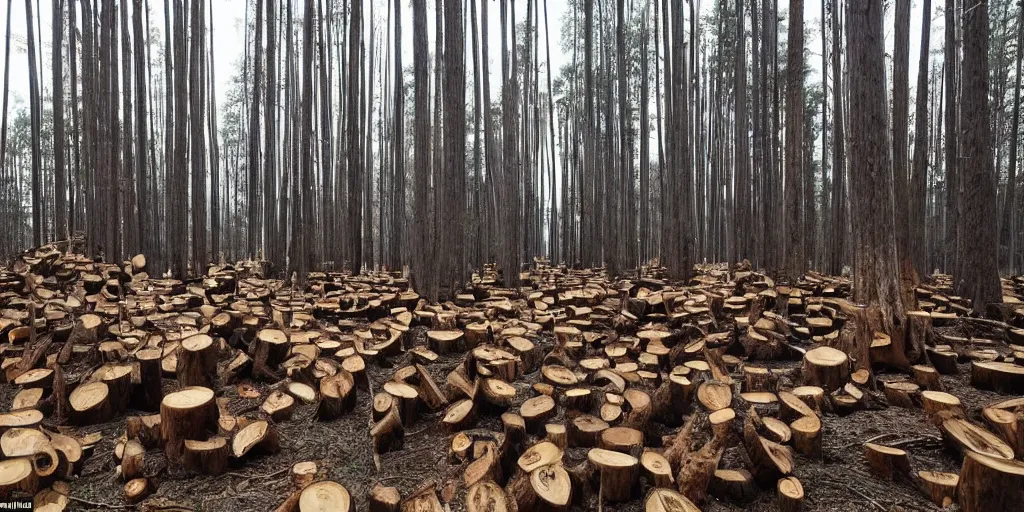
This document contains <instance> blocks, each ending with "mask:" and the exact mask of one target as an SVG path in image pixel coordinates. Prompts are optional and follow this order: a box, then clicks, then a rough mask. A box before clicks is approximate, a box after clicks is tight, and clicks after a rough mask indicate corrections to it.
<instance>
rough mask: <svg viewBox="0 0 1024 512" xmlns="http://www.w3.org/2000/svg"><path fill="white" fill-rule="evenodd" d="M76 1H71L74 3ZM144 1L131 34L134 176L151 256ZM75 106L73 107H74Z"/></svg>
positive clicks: (141, 231) (142, 242) (136, 8)
mask: <svg viewBox="0 0 1024 512" xmlns="http://www.w3.org/2000/svg"><path fill="white" fill-rule="evenodd" d="M74 3H75V2H74V1H73V0H72V2H71V4H72V5H73V4H74ZM143 12H144V11H143V8H142V0H133V2H132V37H133V39H134V43H135V48H134V53H133V56H134V58H135V139H134V141H135V155H136V157H137V158H136V159H135V175H136V178H137V180H136V185H137V186H138V191H139V193H138V196H137V197H138V199H139V202H138V204H139V221H138V235H137V236H138V242H139V247H138V248H139V251H141V252H142V253H143V254H145V255H146V256H147V257H149V256H150V255H151V254H152V251H153V250H154V249H155V244H153V243H151V240H152V239H153V237H154V233H155V230H154V225H153V213H152V209H153V207H154V205H153V204H152V203H150V201H149V194H147V193H146V192H147V191H148V187H149V181H150V179H151V178H150V176H149V167H148V165H147V163H148V162H147V159H146V152H147V151H148V149H149V135H150V134H149V132H148V130H147V124H146V123H148V122H149V119H150V115H151V113H150V112H149V111H148V110H147V106H148V103H147V101H148V100H147V98H148V96H147V92H146V85H147V84H146V67H147V66H146V54H147V50H148V48H147V47H146V43H147V42H148V40H147V39H145V38H144V37H143V32H142V16H143ZM72 108H74V106H72ZM130 122H131V120H129V119H125V123H126V124H128V123H130Z"/></svg>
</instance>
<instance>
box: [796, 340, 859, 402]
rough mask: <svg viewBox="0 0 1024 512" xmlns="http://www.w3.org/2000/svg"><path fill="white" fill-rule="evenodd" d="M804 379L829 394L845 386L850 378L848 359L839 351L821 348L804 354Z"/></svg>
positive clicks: (825, 347)
mask: <svg viewBox="0 0 1024 512" xmlns="http://www.w3.org/2000/svg"><path fill="white" fill-rule="evenodd" d="M803 374H804V379H805V381H806V383H807V384H810V385H814V386H819V387H821V388H822V389H823V390H825V392H826V393H831V392H832V391H835V390H837V389H839V388H841V387H843V385H844V384H846V382H847V380H848V379H849V377H850V364H849V358H847V357H846V354H845V353H843V352H842V351H840V350H836V349H834V348H832V347H827V346H822V347H818V348H815V349H812V350H808V351H807V353H806V354H804V366H803Z"/></svg>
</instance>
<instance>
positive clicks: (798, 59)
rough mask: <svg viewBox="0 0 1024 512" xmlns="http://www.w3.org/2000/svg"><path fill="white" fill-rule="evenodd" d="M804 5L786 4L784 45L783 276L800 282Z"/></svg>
mask: <svg viewBox="0 0 1024 512" xmlns="http://www.w3.org/2000/svg"><path fill="white" fill-rule="evenodd" d="M803 15H804V2H803V0H790V2H789V39H788V41H787V43H786V44H787V45H786V193H785V201H786V232H787V233H788V237H787V239H786V274H787V277H788V278H789V279H790V280H791V281H792V282H794V283H795V282H796V281H797V280H798V279H800V278H801V277H802V276H803V274H804V270H805V268H806V265H807V259H806V258H805V256H804V242H805V240H803V238H804V232H803V226H802V225H801V223H800V192H801V190H802V185H801V182H802V181H803V168H802V163H803V157H802V151H803V140H804V123H803V122H802V120H803V109H804V16H803Z"/></svg>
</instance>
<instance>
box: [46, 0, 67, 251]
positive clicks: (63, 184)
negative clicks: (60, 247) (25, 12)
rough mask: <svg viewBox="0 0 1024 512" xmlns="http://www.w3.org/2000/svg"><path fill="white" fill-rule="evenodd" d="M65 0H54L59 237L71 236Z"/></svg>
mask: <svg viewBox="0 0 1024 512" xmlns="http://www.w3.org/2000/svg"><path fill="white" fill-rule="evenodd" d="M63 26H64V0H53V39H52V41H51V43H50V46H51V48H52V50H53V61H52V64H51V65H50V70H51V71H52V72H53V93H52V94H53V172H54V185H53V187H54V196H55V198H54V209H55V210H56V213H57V215H56V222H57V225H56V229H55V233H56V235H57V237H58V238H61V237H67V236H69V235H70V233H69V232H68V205H67V168H66V167H65V165H64V146H65V144H64V71H63V69H64V66H63V58H62V57H61V46H62V45H63V43H62V40H63V38H64V31H63V30H62V28H63Z"/></svg>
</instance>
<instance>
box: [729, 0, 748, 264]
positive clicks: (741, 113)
mask: <svg viewBox="0 0 1024 512" xmlns="http://www.w3.org/2000/svg"><path fill="white" fill-rule="evenodd" d="M736 20H737V21H736V51H735V54H734V59H735V61H736V73H735V77H734V78H735V79H736V90H735V91H734V98H735V100H736V136H735V137H736V157H735V161H736V206H735V210H734V213H733V219H732V220H733V238H734V240H735V241H734V249H735V252H734V253H733V255H732V258H730V259H731V260H732V261H735V262H739V261H741V260H743V259H744V258H748V257H750V256H751V254H750V247H749V245H748V243H747V240H749V239H750V234H751V233H750V232H749V230H750V228H751V226H752V224H751V222H750V219H751V217H750V196H749V192H750V169H749V162H750V146H749V139H748V138H747V133H748V127H747V42H746V34H747V32H746V30H744V21H743V0H736Z"/></svg>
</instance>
